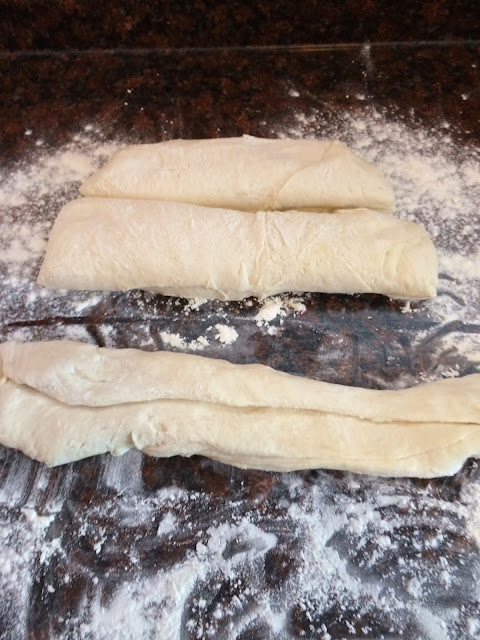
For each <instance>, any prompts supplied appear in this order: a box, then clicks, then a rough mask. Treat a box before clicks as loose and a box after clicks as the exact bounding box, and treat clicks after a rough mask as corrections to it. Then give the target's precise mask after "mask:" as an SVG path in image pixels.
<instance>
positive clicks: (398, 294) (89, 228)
mask: <svg viewBox="0 0 480 640" xmlns="http://www.w3.org/2000/svg"><path fill="white" fill-rule="evenodd" d="M437 275H438V267H437V257H436V252H435V248H434V246H433V243H432V241H431V239H430V237H429V236H428V234H427V232H426V231H425V230H424V229H423V227H421V226H420V225H418V224H415V223H414V222H405V221H402V220H398V219H396V218H394V217H392V216H390V215H388V214H385V213H380V212H376V211H369V210H367V209H355V210H352V211H344V212H342V213H341V214H338V215H336V214H335V215H331V214H327V213H324V214H321V213H306V212H291V211H290V212H288V211H287V212H278V211H269V212H265V211H260V212H257V213H246V212H242V211H231V210H226V209H216V208H206V207H199V206H195V205H189V204H184V203H178V202H162V201H152V200H128V199H112V198H81V199H79V200H74V201H73V202H70V203H69V204H67V205H66V206H65V207H64V208H63V209H62V211H61V212H60V213H59V215H58V217H57V220H56V221H55V224H54V227H53V229H52V232H51V234H50V238H49V242H48V246H47V252H46V256H45V260H44V263H43V265H42V267H41V270H40V274H39V276H38V282H39V283H40V284H43V285H45V286H48V287H52V288H57V289H90V290H98V289H102V290H127V289H134V288H138V289H146V290H150V291H155V292H158V293H163V294H165V295H173V296H181V297H187V298H218V299H222V300H239V299H242V298H246V297H248V296H256V297H259V298H263V297H265V296H269V295H273V294H277V293H281V292H285V291H290V292H295V291H320V292H325V293H382V294H385V295H388V296H391V297H393V298H405V299H415V298H430V297H432V296H434V295H435V293H436V285H437Z"/></svg>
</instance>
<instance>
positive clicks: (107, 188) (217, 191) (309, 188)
mask: <svg viewBox="0 0 480 640" xmlns="http://www.w3.org/2000/svg"><path fill="white" fill-rule="evenodd" d="M80 192H81V193H82V194H83V195H86V196H107V197H117V198H118V197H125V198H147V199H153V200H175V201H179V202H189V203H191V204H199V205H204V206H210V207H224V208H227V209H228V208H231V209H240V210H244V211H258V210H260V209H263V210H282V209H284V210H286V209H300V210H312V209H314V210H325V209H345V208H354V207H368V208H370V209H380V210H385V211H392V210H393V205H394V198H393V191H392V189H391V187H390V185H389V184H388V182H387V181H386V180H385V178H384V176H383V174H382V172H381V171H380V170H379V169H378V168H377V167H375V166H374V165H372V164H370V163H369V162H366V161H365V160H363V158H361V157H360V156H357V155H356V154H354V153H352V151H350V149H349V148H348V147H346V146H345V145H344V144H342V143H341V142H337V141H318V140H268V139H262V138H254V137H252V136H243V137H241V138H217V139H212V140H170V141H168V142H161V143H159V144H143V145H135V146H131V147H127V148H126V149H123V150H122V151H120V152H118V153H116V154H115V155H114V156H113V157H112V158H111V160H110V161H109V162H108V163H107V164H106V165H105V166H104V167H103V168H102V169H100V170H99V171H97V172H96V173H94V174H93V175H92V176H91V177H90V178H89V179H88V180H87V181H86V182H85V183H84V184H83V185H82V186H81V187H80Z"/></svg>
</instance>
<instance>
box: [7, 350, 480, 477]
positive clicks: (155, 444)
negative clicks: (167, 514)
mask: <svg viewBox="0 0 480 640" xmlns="http://www.w3.org/2000/svg"><path fill="white" fill-rule="evenodd" d="M0 373H1V381H0V442H1V443H2V444H3V445H5V446H9V447H14V448H17V449H20V450H21V451H23V452H24V453H26V454H27V455H29V456H31V457H32V458H35V459H37V460H41V461H43V462H45V463H47V464H49V465H58V464H65V463H68V462H71V461H73V460H79V459H81V458H85V457H88V456H92V455H97V454H101V453H106V452H110V453H113V454H121V453H124V452H125V451H127V450H128V449H131V448H137V449H139V450H141V451H144V452H145V453H147V454H150V455H153V456H172V455H183V456H190V455H194V454H199V455H205V456H208V457H211V458H213V459H216V460H220V461H222V462H226V463H228V464H232V465H236V466H239V467H246V468H260V469H267V470H277V471H291V470H298V469H308V468H318V467H322V468H328V469H342V470H350V471H357V472H363V473H371V474H376V475H384V476H415V477H434V476H441V475H447V474H453V473H455V472H456V471H457V470H458V469H459V468H460V467H461V465H462V464H463V462H464V461H465V459H466V458H468V457H470V456H479V455H480V419H479V418H480V408H479V402H478V401H477V399H476V398H477V397H478V390H479V387H480V375H478V374H474V375H471V376H466V377H465V378H460V379H450V380H443V381H440V382H434V383H429V384H425V385H421V386H419V387H415V388H412V389H405V390H400V391H374V390H367V389H355V388H349V387H343V386H341V385H331V384H328V383H324V382H318V381H314V380H306V379H303V378H300V377H297V376H292V375H289V374H285V373H281V372H277V371H274V370H272V369H270V368H269V367H265V366H263V365H234V364H229V363H227V362H224V361H221V360H209V359H208V358H203V357H201V356H195V355H190V354H174V353H164V352H156V353H146V352H141V351H138V350H133V349H122V350H113V349H102V348H98V347H94V346H92V345H85V344H81V343H72V342H68V341H65V342H63V341H58V342H46V343H28V344H18V343H4V344H2V345H0Z"/></svg>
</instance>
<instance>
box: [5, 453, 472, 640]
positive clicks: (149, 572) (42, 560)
mask: <svg viewBox="0 0 480 640" xmlns="http://www.w3.org/2000/svg"><path fill="white" fill-rule="evenodd" d="M112 465H113V466H115V467H117V469H116V472H115V473H114V472H113V470H112V469H110V471H109V473H108V474H107V475H108V478H107V477H105V478H104V481H106V482H107V484H110V487H111V488H114V487H117V488H119V489H121V491H120V493H116V494H115V495H114V496H113V497H108V496H106V495H103V496H99V497H98V498H94V499H93V500H92V502H91V505H90V507H89V509H88V511H84V512H82V513H77V512H75V511H74V512H71V513H70V515H69V519H68V527H67V529H68V530H65V527H63V528H61V527H58V526H57V527H56V526H55V521H56V518H57V517H59V516H60V506H61V500H60V496H59V497H57V499H56V500H54V501H53V503H52V504H50V505H49V507H48V510H47V512H46V514H45V515H39V514H38V513H37V512H36V511H35V509H33V508H31V507H23V508H20V509H19V510H18V512H17V513H16V519H15V520H12V519H10V520H9V521H8V522H6V521H5V522H2V527H0V541H1V543H2V544H1V546H0V587H1V588H2V593H3V594H4V597H3V603H5V602H6V601H8V602H9V606H10V607H12V608H13V609H15V610H16V611H18V613H19V614H20V612H22V611H26V609H27V603H28V599H29V593H30V589H31V586H32V581H33V580H34V579H35V580H36V581H37V583H38V584H39V585H40V587H41V592H42V606H44V607H47V609H46V611H48V610H49V609H48V606H49V602H51V603H52V610H54V607H53V604H54V602H55V600H56V599H62V598H64V597H67V593H68V591H69V589H70V588H71V585H72V584H73V583H74V582H75V580H78V579H79V576H82V580H87V581H88V584H89V585H90V586H89V589H88V592H89V597H88V602H87V601H85V602H83V603H82V606H81V607H79V608H73V609H72V611H71V614H70V616H69V617H68V618H67V619H66V620H64V621H63V624H62V628H63V629H64V633H63V635H62V636H61V637H62V640H63V639H65V640H66V639H67V638H68V639H69V640H72V639H75V640H131V639H132V638H135V640H149V639H150V638H154V637H161V638H162V640H178V639H179V638H186V639H192V640H193V639H194V638H210V637H211V638H220V639H221V640H227V638H228V639H230V638H239V637H244V635H242V634H248V633H249V632H252V630H257V632H258V630H262V633H263V635H262V637H268V638H275V639H276V640H289V639H291V638H294V637H295V638H296V637H304V634H303V635H302V634H297V631H296V630H297V625H298V627H299V628H305V625H306V628H308V629H309V630H310V634H311V637H315V638H322V639H323V640H329V638H330V634H329V633H328V629H327V627H326V626H325V624H324V623H323V622H321V621H322V620H325V619H326V618H325V616H326V617H327V618H328V615H329V611H332V609H331V608H332V606H335V609H334V611H333V613H332V614H331V615H336V616H337V619H336V624H337V625H340V626H339V627H338V629H343V635H342V637H349V636H350V635H352V636H354V635H355V633H357V634H358V632H360V635H356V636H355V637H380V636H379V635H377V634H376V629H377V626H376V625H378V624H381V625H385V623H386V621H388V624H389V627H390V629H391V632H392V633H393V634H396V635H398V637H401V636H402V629H415V633H416V634H417V635H415V636H408V637H422V638H428V639H429V640H439V639H445V640H449V639H450V638H460V637H462V638H463V639H469V638H471V639H472V640H473V638H476V637H478V636H477V634H478V633H479V632H480V626H479V622H478V621H479V619H480V618H479V617H478V615H476V612H475V610H473V609H472V610H470V609H469V608H468V607H464V608H463V610H462V612H461V613H460V614H459V612H458V611H456V610H455V609H454V608H449V607H448V606H445V602H446V601H448V600H449V598H454V597H455V594H456V593H458V590H459V589H462V588H463V589H465V576H466V575H467V576H469V578H468V581H467V582H468V584H470V585H471V586H470V587H468V588H470V589H471V593H466V594H464V596H465V599H466V600H468V599H469V598H470V599H474V598H475V597H476V596H478V594H476V593H475V589H476V586H475V585H476V581H475V575H476V571H477V569H478V562H479V559H478V555H477V557H475V558H474V559H473V560H472V561H471V564H468V563H467V564H465V559H466V558H467V554H468V551H469V550H473V548H474V544H475V539H477V541H478V515H479V514H478V505H479V484H478V480H479V476H478V468H477V467H474V468H473V469H472V470H471V472H470V473H471V474H472V473H473V474H475V475H476V477H477V483H476V484H470V485H469V488H468V489H465V490H464V491H463V492H462V494H461V495H460V496H459V497H458V499H456V500H454V501H448V500H446V499H445V498H442V497H440V496H438V495H437V493H436V491H434V490H431V489H430V487H429V486H428V485H427V486H426V487H425V488H424V489H423V490H422V491H419V490H418V489H417V488H415V486H414V484H413V482H412V481H409V480H392V481H391V482H385V481H382V480H381V479H378V478H364V477H361V476H355V475H354V474H343V476H342V478H341V479H340V478H337V477H336V476H335V474H331V473H321V472H320V473H319V474H315V475H312V474H310V473H307V474H284V475H283V477H282V479H281V482H280V483H279V485H278V488H277V491H278V494H277V495H276V496H272V497H270V498H268V499H266V500H265V499H264V498H258V497H257V498H253V499H249V500H247V501H246V500H245V499H232V500H229V501H228V502H226V501H225V500H224V499H223V498H222V497H221V496H220V497H215V496H214V495H209V494H208V493H204V492H196V491H185V490H183V489H179V488H177V487H173V486H170V487H169V486H166V487H164V488H162V489H159V490H157V491H154V492H148V493H145V492H143V491H142V489H141V484H142V481H141V475H140V474H141V455H140V454H139V453H138V452H131V453H129V454H127V456H125V457H124V458H123V459H117V460H114V461H112ZM112 465H110V466H112ZM214 467H215V465H214ZM135 470H136V471H135ZM213 471H215V468H213ZM127 472H129V473H130V475H128V473H127ZM45 473H47V474H48V473H53V472H51V471H46V472H45ZM120 477H121V478H122V479H123V480H122V482H123V483H125V481H126V484H123V486H122V487H121V488H120V487H118V485H117V481H118V478H120ZM103 488H104V489H106V486H105V485H103ZM0 500H1V503H2V504H5V500H6V501H7V503H8V501H9V500H8V496H6V495H4V494H3V493H1V494H0ZM194 514H197V515H194ZM201 514H208V518H205V522H206V523H207V524H206V526H205V527H202V526H199V523H198V521H197V519H198V518H199V517H205V515H204V516H202V515H201ZM119 530H121V532H122V533H121V534H122V541H123V543H122V548H119V547H118V543H117V542H116V538H117V532H118V531H119ZM285 535H288V539H289V544H288V551H285V548H284V546H283V545H281V544H280V538H281V537H284V536H285ZM139 536H141V544H140V547H139V549H140V551H139V549H138V548H137V547H138V542H136V541H137V539H138V537H139ZM158 553H161V554H162V555H163V556H165V557H175V559H176V560H175V561H174V562H172V561H170V562H169V563H166V564H165V565H164V566H163V568H162V569H160V570H157V569H155V563H156V560H155V558H156V557H157V554H158ZM79 554H80V555H79ZM81 554H86V557H85V561H84V566H82V564H79V563H78V561H79V559H80V558H82V555H81ZM459 560H460V564H459ZM105 567H109V569H108V571H107V573H105ZM420 567H422V569H420ZM110 573H112V578H114V581H115V582H116V583H117V586H116V587H115V588H113V590H112V586H111V579H112V578H111V577H110V575H109V574H110ZM119 576H121V577H122V579H121V580H120V581H118V578H119ZM139 576H142V577H139ZM2 606H4V605H0V613H1V611H2V608H1V607H2ZM351 611H356V612H357V614H356V617H353V618H352V617H351V616H350V618H349V613H348V612H351ZM342 612H343V613H342ZM477 613H478V612H477ZM343 616H345V620H344V621H343V622H342V618H343ZM16 620H17V622H16V625H17V626H16V627H15V629H14V628H13V627H12V629H11V636H9V637H12V638H14V637H15V638H17V637H18V638H20V637H24V633H25V629H26V624H27V621H26V620H25V619H22V616H21V615H19V616H18V617H17V618H16ZM47 622H48V616H47ZM47 622H45V623H47ZM50 624H53V623H52V621H51V622H50ZM349 625H350V626H349ZM338 629H337V630H338ZM160 634H161V635H160ZM0 635H1V634H0ZM55 637H59V636H57V635H55ZM245 637H246V636H245ZM395 637H396V636H395ZM406 637H407V636H406Z"/></svg>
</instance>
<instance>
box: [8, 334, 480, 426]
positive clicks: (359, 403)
mask: <svg viewBox="0 0 480 640" xmlns="http://www.w3.org/2000/svg"><path fill="white" fill-rule="evenodd" d="M52 354H54V357H52ZM0 367H1V369H3V376H4V377H5V378H8V379H9V380H12V381H13V382H15V383H17V384H22V385H27V386H28V387H31V388H32V389H36V390H37V391H39V392H40V393H42V394H43V395H46V396H50V397H51V398H54V399H55V400H58V401H59V402H62V403H63V404H70V405H79V406H89V407H102V406H109V405H115V404H122V403H132V402H149V401H151V400H164V399H176V400H195V401H199V402H212V403H217V404H224V405H232V406H237V407H261V406H268V407H278V408H288V409H310V410H313V411H323V412H329V413H337V414H341V415H348V416H353V417H359V418H362V419H368V420H372V421H375V422H391V421H393V420H400V421H402V422H425V421H427V420H428V421H430V422H464V423H468V422H470V423H476V422H480V396H479V394H478V391H479V389H480V374H473V375H470V376H466V377H464V378H448V379H445V380H441V381H439V382H430V383H427V384H423V385H420V386H417V387H412V388H410V389H402V390H400V391H389V390H385V391H382V392H379V391H375V390H373V389H362V388H359V387H347V386H343V385H337V384H330V383H328V382H322V381H320V380H311V379H308V378H302V377H300V376H295V375H291V374H288V373H284V372H282V371H276V370H275V369H272V368H271V367H267V366H265V365H262V364H243V365H239V364H232V363H231V362H228V361H227V360H216V359H213V358H205V357H202V356H198V355H193V354H190V353H172V352H170V351H153V352H152V351H142V350H140V349H108V348H105V347H97V346H95V345H92V344H85V343H82V342H73V341H71V340H57V341H53V342H4V343H3V344H0Z"/></svg>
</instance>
